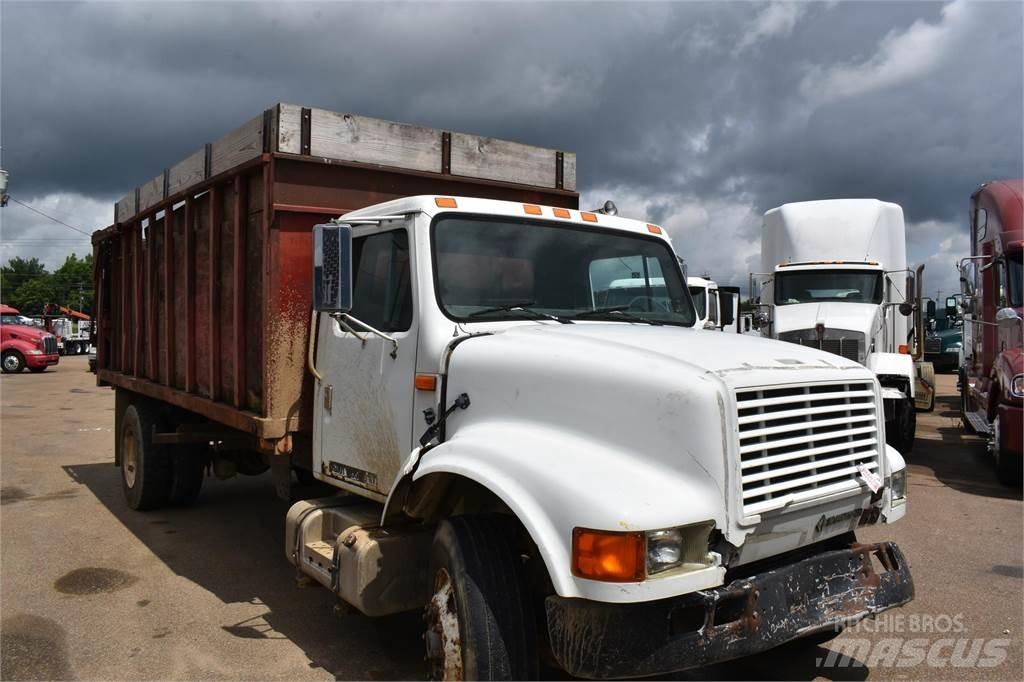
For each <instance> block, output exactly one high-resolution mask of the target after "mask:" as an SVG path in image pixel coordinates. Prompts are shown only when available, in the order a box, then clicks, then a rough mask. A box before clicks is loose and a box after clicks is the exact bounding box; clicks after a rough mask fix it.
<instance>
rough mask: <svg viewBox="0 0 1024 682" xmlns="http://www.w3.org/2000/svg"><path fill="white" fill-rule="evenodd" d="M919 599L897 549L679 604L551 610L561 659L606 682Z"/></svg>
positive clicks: (739, 582) (828, 561) (771, 642)
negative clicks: (873, 558)
mask: <svg viewBox="0 0 1024 682" xmlns="http://www.w3.org/2000/svg"><path fill="white" fill-rule="evenodd" d="M872 555H874V556H875V557H877V560H878V562H879V564H880V565H881V566H882V568H883V569H884V570H883V571H882V572H877V571H876V570H875V568H874V566H873V565H872ZM913 598H914V582H913V579H912V578H911V577H910V568H909V566H908V565H907V561H906V559H905V558H904V556H903V553H902V552H901V551H900V549H899V547H897V546H896V544H895V543H892V542H886V543H879V544H873V545H860V544H857V545H852V546H851V547H850V548H849V549H843V550H837V551H827V552H822V553H820V554H816V555H814V556H811V557H808V558H805V559H802V560H799V561H795V562H794V563H792V564H788V565H785V566H782V567H780V568H776V569H773V570H769V571H765V572H763V573H758V574H756V575H752V576H749V577H745V578H738V579H736V580H734V581H732V582H731V583H729V584H728V585H724V586H722V587H719V588H715V589H712V590H701V591H699V592H695V593H693V594H688V595H684V596H681V597H673V598H671V599H663V600H659V601H654V602H641V603H635V604H609V603H603V602H594V601H588V600H583V599H566V598H563V597H558V596H552V597H548V598H547V600H546V602H545V606H546V610H547V623H548V634H549V636H550V642H551V651H552V654H553V655H554V657H555V660H556V661H558V663H559V664H560V665H561V666H562V667H563V668H564V669H565V671H566V672H568V673H569V674H571V675H574V676H576V677H585V678H589V679H602V678H609V677H642V676H648V675H658V674H664V673H671V672H676V671H679V670H684V669H686V668H694V667H698V666H704V665H710V664H712V663H718V662H721V661H726V660H729V659H732V658H738V657H740V656H747V655H750V654H755V653H758V652H761V651H765V650H767V649H771V648H772V647H776V646H778V645H780V644H783V643H785V642H788V641H790V640H792V639H797V638H799V637H803V636H806V635H811V634H814V633H816V632H821V631H825V630H829V629H833V628H843V627H845V626H848V625H852V624H853V623H856V622H857V621H859V620H861V619H862V618H865V617H867V616H872V615H874V614H877V613H880V612H882V611H885V610H887V609H891V608H893V607H896V606H902V605H903V604H906V603H907V602H909V601H910V600H911V599H913Z"/></svg>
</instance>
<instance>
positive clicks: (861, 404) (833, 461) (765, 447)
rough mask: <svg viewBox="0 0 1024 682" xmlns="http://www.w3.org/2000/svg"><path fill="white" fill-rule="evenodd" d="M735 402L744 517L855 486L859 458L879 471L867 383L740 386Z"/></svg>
mask: <svg viewBox="0 0 1024 682" xmlns="http://www.w3.org/2000/svg"><path fill="white" fill-rule="evenodd" d="M736 400H737V406H738V409H739V453H740V467H741V474H740V483H741V487H742V492H743V511H744V514H745V515H747V516H750V515H754V514H759V513H761V512H764V511H768V510H771V509H777V508H779V507H782V506H785V505H786V504H788V503H790V502H801V501H804V500H808V499H815V498H818V497H823V496H825V495H830V494H832V493H835V492H841V491H844V490H850V489H855V488H856V487H857V486H858V485H860V483H859V481H858V477H859V472H858V471H857V465H859V464H863V465H865V466H866V467H867V468H868V469H870V470H871V471H874V472H876V473H878V466H879V462H878V459H879V440H878V411H877V405H876V402H875V390H874V385H873V384H872V382H870V381H864V382H857V383H829V384H812V385H806V386H786V387H781V388H751V389H739V390H737V392H736Z"/></svg>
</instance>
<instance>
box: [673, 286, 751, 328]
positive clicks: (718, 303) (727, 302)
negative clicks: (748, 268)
mask: <svg viewBox="0 0 1024 682" xmlns="http://www.w3.org/2000/svg"><path fill="white" fill-rule="evenodd" d="M686 285H687V286H688V287H689V289H690V297H691V298H693V305H694V308H696V311H697V324H698V325H699V326H701V327H703V328H704V329H718V330H721V331H724V332H732V333H733V334H738V333H739V332H740V290H739V287H723V286H718V283H717V282H715V281H714V280H713V279H711V278H710V277H687V278H686Z"/></svg>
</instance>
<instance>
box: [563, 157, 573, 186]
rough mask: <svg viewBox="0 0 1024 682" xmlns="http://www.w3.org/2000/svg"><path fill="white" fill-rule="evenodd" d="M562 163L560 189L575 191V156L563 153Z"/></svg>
mask: <svg viewBox="0 0 1024 682" xmlns="http://www.w3.org/2000/svg"><path fill="white" fill-rule="evenodd" d="M563 159H564V160H563V161H562V189H567V190H569V191H570V192H575V191H576V154H575V153H574V152H565V154H564V155H563Z"/></svg>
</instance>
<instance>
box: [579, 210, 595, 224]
mask: <svg viewBox="0 0 1024 682" xmlns="http://www.w3.org/2000/svg"><path fill="white" fill-rule="evenodd" d="M580 217H581V218H583V220H585V221H586V222H588V223H596V222H597V216H596V215H594V214H593V213H584V212H583V211H580Z"/></svg>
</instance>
